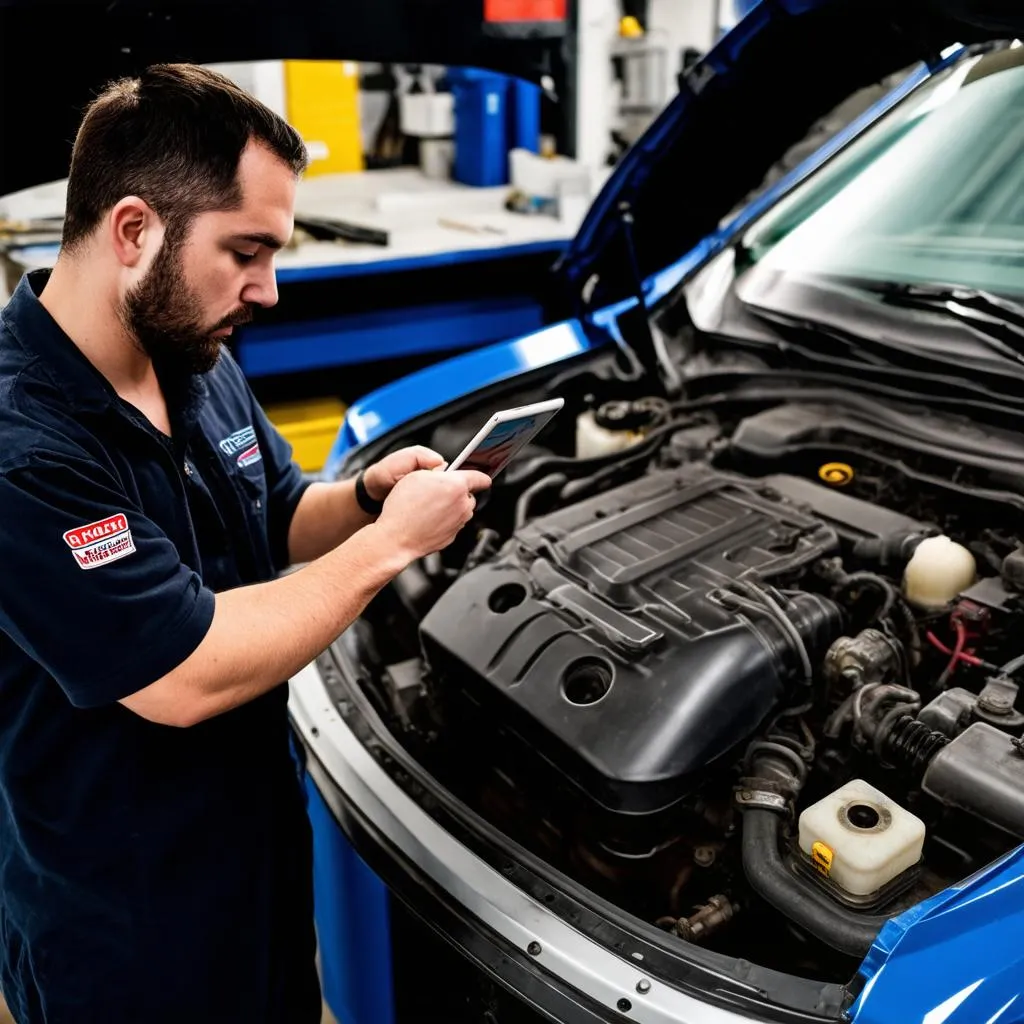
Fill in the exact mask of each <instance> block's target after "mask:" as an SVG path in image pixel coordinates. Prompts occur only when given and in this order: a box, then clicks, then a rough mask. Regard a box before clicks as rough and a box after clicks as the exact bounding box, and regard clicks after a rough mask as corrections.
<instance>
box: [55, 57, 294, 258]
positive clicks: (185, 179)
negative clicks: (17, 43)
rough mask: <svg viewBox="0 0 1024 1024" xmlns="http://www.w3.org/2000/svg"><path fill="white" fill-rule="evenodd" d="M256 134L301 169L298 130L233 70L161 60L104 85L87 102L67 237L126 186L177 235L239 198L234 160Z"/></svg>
mask: <svg viewBox="0 0 1024 1024" xmlns="http://www.w3.org/2000/svg"><path fill="white" fill-rule="evenodd" d="M250 140H251V141H254V142H256V143H259V144H261V145H263V146H266V147H267V149H269V150H270V151H271V152H272V153H274V154H275V155H277V156H278V157H280V158H281V160H282V161H283V162H284V163H286V164H288V166H290V167H291V168H292V170H294V171H295V173H296V174H301V173H302V171H303V170H305V168H306V163H307V156H306V150H305V147H304V146H303V144H302V139H300V138H299V135H298V133H297V132H296V131H295V129H294V128H292V127H291V125H289V124H288V123H287V122H286V121H285V120H284V119H283V118H281V117H279V116H278V115H277V114H275V113H274V112H273V111H272V110H271V109H270V108H269V107H267V106H265V105H264V104H263V103H260V101H259V100H257V99H256V98H255V97H253V96H251V95H249V93H247V92H245V90H244V89H241V88H240V87H239V86H237V85H235V84H234V83H233V82H232V81H231V80H230V79H228V78H225V77H224V76H223V75H221V74H218V73H217V72H215V71H211V70H210V69H209V68H204V67H200V66H198V65H194V64H155V65H153V66H152V67H149V68H147V69H146V70H145V71H144V72H143V73H142V74H141V75H140V76H139V77H138V78H124V79H121V80H120V81H117V82H113V83H111V84H110V85H108V86H107V87H106V88H105V89H104V90H103V92H102V93H101V94H100V95H99V96H97V97H96V99H95V100H93V101H92V103H91V104H90V105H89V107H88V108H87V109H86V112H85V116H84V117H83V118H82V124H81V126H80V128H79V130H78V135H77V136H76V138H75V145H74V149H73V150H72V154H71V171H70V174H69V175H68V195H67V205H66V208H65V214H64V236H63V244H64V246H65V248H67V249H74V247H75V246H76V245H77V244H78V243H80V242H81V241H82V240H83V239H84V238H85V237H86V236H88V235H89V234H91V232H92V231H93V230H94V229H95V228H96V226H97V225H98V224H99V223H100V220H101V219H102V217H103V215H104V214H105V213H106V212H107V211H108V210H110V209H111V208H112V207H113V206H114V205H115V204H116V203H117V202H119V201H120V200H121V199H123V198H124V197H125V196H132V195H134V196H138V197H139V198H140V199H144V200H145V201H146V202H147V203H149V205H150V206H151V207H152V208H153V209H154V210H155V211H156V213H157V215H158V216H159V217H160V219H161V220H162V221H163V222H164V224H165V225H166V226H167V238H168V241H169V242H171V243H173V242H174V241H175V240H178V241H180V240H181V239H182V238H183V237H184V235H185V234H186V233H187V231H188V227H189V225H190V224H191V222H192V219H193V218H194V217H195V216H196V215H197V214H199V213H204V212H206V211H207V210H228V209H232V208H234V207H237V206H238V205H239V204H240V203H241V201H242V194H241V189H240V188H239V185H238V161H239V159H240V157H241V155H242V151H243V150H244V149H245V147H246V145H247V144H248V143H249V142H250Z"/></svg>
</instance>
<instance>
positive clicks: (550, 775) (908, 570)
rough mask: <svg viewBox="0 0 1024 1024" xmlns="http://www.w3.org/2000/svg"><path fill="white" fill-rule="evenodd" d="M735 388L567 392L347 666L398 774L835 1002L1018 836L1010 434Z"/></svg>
mask: <svg viewBox="0 0 1024 1024" xmlns="http://www.w3.org/2000/svg"><path fill="white" fill-rule="evenodd" d="M591 383H592V382H591ZM560 386H561V388H562V390H561V391H560V392H559V393H562V394H564V393H567V392H568V393H570V394H572V390H571V387H569V386H567V385H566V384H565V383H564V382H563V383H562V385H560ZM749 389H750V383H749V380H746V381H745V383H744V384H743V385H742V387H741V388H739V389H736V390H734V391H732V392H730V391H728V390H725V389H722V388H721V387H718V388H717V389H716V391H715V392H713V393H711V394H709V396H708V397H706V398H705V397H697V398H696V399H689V400H687V401H686V402H676V403H673V402H670V401H669V400H667V399H665V398H664V397H653V396H649V395H644V394H637V393H635V392H634V393H633V394H628V393H627V394H626V395H625V396H614V397H609V396H607V395H604V396H602V397H601V398H600V399H598V400H595V398H594V396H593V394H592V393H591V392H590V391H585V390H584V389H583V388H580V389H579V395H578V398H577V399H576V403H575V409H572V408H571V407H572V403H571V402H570V403H569V404H570V411H568V412H567V413H563V414H562V416H560V417H558V418H556V422H555V423H553V424H552V425H551V428H550V429H549V430H548V431H546V432H545V433H544V434H542V435H541V436H540V437H539V438H538V439H537V440H536V441H535V442H534V444H533V446H531V448H530V449H529V450H528V451H527V452H525V453H524V454H523V455H522V456H521V457H520V459H518V460H517V462H516V463H514V464H513V466H511V467H510V468H509V469H508V470H507V471H506V473H505V474H503V476H502V477H501V478H499V481H498V482H497V483H496V485H495V487H494V488H493V489H492V491H491V492H490V493H489V494H488V495H487V498H486V500H485V501H482V502H481V504H480V508H479V511H478V514H477V517H476V520H475V521H474V523H473V524H472V525H471V526H470V527H469V528H467V529H466V530H465V531H464V535H463V536H462V537H460V539H459V541H457V542H456V544H455V545H453V546H452V547H451V548H450V549H447V550H446V551H445V552H444V553H443V554H442V555H438V556H433V557H432V558H430V559H425V560H423V562H422V563H418V564H416V565H414V566H412V567H410V569H408V570H407V571H406V572H405V573H403V574H402V575H401V576H400V577H399V578H398V579H396V580H395V581H394V583H393V585H392V586H391V587H389V588H387V589H386V590H385V591H383V592H382V593H381V594H380V595H379V597H378V598H377V599H376V600H375V601H374V603H373V604H372V605H371V606H370V608H369V609H368V610H367V612H366V615H365V616H364V618H363V619H362V620H361V621H360V622H359V623H358V628H355V629H352V630H350V631H349V632H348V633H347V634H346V635H345V637H343V638H342V641H343V642H344V643H345V644H346V645H347V646H348V648H349V649H350V651H351V653H352V655H353V657H354V658H355V659H356V660H357V661H358V663H359V664H360V666H361V685H362V688H363V690H364V692H365V693H366V694H367V696H368V697H369V698H370V699H371V701H372V702H373V703H374V706H375V707H376V708H377V710H378V711H379V713H380V715H381V717H382V718H383V719H384V720H385V721H386V722H387V724H388V727H389V729H391V730H392V731H393V734H394V735H395V736H396V737H397V738H398V739H399V741H400V742H401V744H402V745H403V746H404V747H405V748H406V749H407V750H408V751H409V752H410V753H411V754H412V755H413V756H414V757H415V759H416V761H417V762H418V763H419V764H421V765H423V766H424V767H425V768H426V769H427V770H428V771H429V772H430V773H431V775H432V776H433V777H434V778H436V779H437V781H438V782H439V783H440V784H441V785H442V786H444V787H445V788H447V789H448V790H449V791H450V792H451V793H453V794H454V795H455V796H456V797H457V798H458V799H459V800H461V801H463V802H464V803H465V805H466V806H468V807H470V808H471V809H472V810H473V811H474V812H475V813H477V814H478V815H480V816H481V817H483V818H484V819H485V820H487V821H488V822H489V823H491V824H492V825H493V826H495V827H497V828H498V829H500V830H501V831H502V832H503V833H504V834H506V835H507V836H509V837H510V838H512V839H513V840H515V841H516V842H518V843H519V844H521V845H522V846H524V847H526V848H527V849H528V850H530V851H532V852H533V853H534V854H535V855H537V856H540V857H542V858H544V859H545V861H546V862H547V863H549V864H551V865H552V866H553V867H554V868H556V869H557V870H558V871H560V872H562V873H564V874H565V875H568V876H569V877H570V878H572V879H574V880H575V881H576V882H577V883H579V884H581V885H583V886H585V887H586V888H588V889H589V890H591V891H593V892H594V893H596V894H597V895H598V896H600V897H601V898H603V899H605V900H608V901H611V902H612V903H614V904H615V905H616V906H618V907H620V908H621V909H622V910H624V911H626V912H627V913H629V914H631V915H634V916H636V917H638V918H640V919H641V920H643V921H646V922H648V923H649V924H653V925H655V926H657V927H658V928H660V929H662V931H663V932H664V934H665V936H666V938H667V939H671V940H673V941H683V942H686V943H697V944H701V945H703V946H705V947H707V948H709V949H712V950H716V951H718V952H721V953H725V954H728V955H731V956H736V957H742V958H745V959H748V960H750V961H753V962H755V963H758V964H761V965H763V966H767V967H773V966H774V967H777V968H778V969H781V970H786V971H794V970H796V971H797V972H799V973H802V974H803V975H805V976H807V977H812V978H817V979H821V980H823V981H840V982H843V981H846V980H847V979H848V978H849V977H850V975H851V973H852V969H853V968H855V965H856V963H857V961H859V960H860V959H861V958H862V957H863V956H864V954H865V953H866V952H867V950H868V948H869V947H870V945H871V942H872V941H873V939H874V937H875V935H876V934H877V932H878V930H879V929H880V927H881V926H882V925H883V923H884V922H885V921H886V920H887V919H888V918H890V917H892V916H894V915H895V914H897V913H899V912H901V911H902V910H904V909H906V908H908V907H909V906H912V905H913V904H915V903H917V902H919V901H920V900H922V899H925V898H927V897H928V896H929V895H932V894H934V893H936V892H939V891H941V890H942V889H944V888H946V887H947V886H949V885H950V884H953V883H955V882H957V881H959V880H961V879H963V878H966V877H968V876H969V875H970V874H971V873H972V872H974V871H976V870H978V869H979V868H981V867H983V866H985V865H986V864H988V863H990V862H991V861H992V860H993V859H995V858H996V857H998V856H999V855H1001V854H1002V853H1004V852H1006V851H1008V850H1009V849H1012V848H1013V847H1014V846H1016V845H1017V844H1018V843H1019V842H1020V840H1021V838H1024V740H1022V737H1024V698H1022V696H1021V694H1020V691H1019V682H1018V678H1019V673H1020V671H1021V670H1022V669H1024V656H1022V651H1024V642H1022V641H1021V639H1020V636H1021V628H1022V626H1024V544H1022V541H1024V531H1022V528H1021V526H1020V525H1019V524H1020V523H1021V522H1024V520H1022V519H1021V516H1020V510H1021V505H1022V504H1024V499H1022V498H1021V494H1022V493H1024V491H1022V489H1021V486H1020V484H1021V481H1022V480H1024V472H1022V471H1021V469H1022V467H1024V440H1022V439H1021V438H1020V437H1019V436H1017V435H1015V434H1014V433H1013V432H1010V431H1006V430H1004V429H1001V428H999V427H994V426H986V427H981V426H979V425H977V424H970V423H965V422H964V421H963V420H959V419H954V418H953V417H948V418H946V417H944V416H943V415H941V414H939V413H936V412H935V411H934V410H926V409H924V408H917V407H914V406H913V405H912V404H910V405H906V406H903V407H899V406H894V405H893V404H892V403H890V404H888V405H887V406H885V408H884V409H883V408H882V406H881V404H880V403H879V404H878V407H877V408H874V407H873V403H872V402H871V401H870V400H868V399H865V398H864V397H863V396H860V395H857V394H854V393H853V392H850V393H849V394H848V395H846V396H845V397H846V399H847V401H846V402H845V403H844V401H843V397H844V396H843V395H842V394H840V395H839V396H838V397H837V398H836V400H835V401H832V402H829V403H827V404H825V403H823V402H822V400H821V396H820V395H819V394H816V393H815V394H808V396H807V398H806V399H805V400H801V399H800V397H799V396H794V397H795V400H794V397H787V398H785V399H781V400H780V399H772V398H769V397H765V396H764V395H763V394H760V393H758V394H757V395H753V394H751V393H750V390H749ZM506 404H508V403H506ZM478 417H479V414H477V418H478ZM451 429H453V428H451V427H442V428H438V430H436V431H435V434H434V436H433V437H429V438H424V439H423V441H424V443H433V444H434V445H435V446H437V447H438V448H439V449H442V450H443V449H444V448H446V447H448V448H451V447H454V445H452V444H450V441H449V439H448V437H446V436H444V435H443V431H445V430H451ZM454 429H455V430H456V431H457V430H458V429H459V428H458V426H456V427H455V428H454ZM439 431H440V432H441V433H440V434H439ZM954 467H955V468H954Z"/></svg>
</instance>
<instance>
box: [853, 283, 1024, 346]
mask: <svg viewBox="0 0 1024 1024" xmlns="http://www.w3.org/2000/svg"><path fill="white" fill-rule="evenodd" d="M857 287H859V288H863V289H865V290H866V291H870V292H874V293H875V294H877V295H879V296H880V297H881V299H882V301H883V302H886V303H888V304H890V305H893V306H899V307H901V308H904V309H924V310H929V311H932V312H938V313H944V314H945V315H947V316H949V317H951V318H952V319H954V320H956V321H957V322H958V323H961V324H963V325H964V326H965V327H967V328H968V329H970V330H971V331H973V332H974V333H975V335H977V336H978V337H979V338H980V339H981V340H982V341H983V342H984V343H985V344H986V345H987V346H988V347H989V348H990V349H992V351H993V352H997V353H999V355H1001V356H1004V357H1005V358H1007V359H1011V360H1013V361H1014V362H1015V363H1020V364H1021V365H1024V305H1022V304H1021V303H1019V302H1014V301H1013V299H1007V298H1004V297H1003V296H1001V295H993V294H992V293H991V292H987V291H984V290H982V289H981V288H968V287H965V286H964V285H955V284H930V283H921V284H912V283H909V282H906V283H905V282H880V281H862V280H858V281H857Z"/></svg>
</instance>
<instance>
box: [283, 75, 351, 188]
mask: <svg viewBox="0 0 1024 1024" xmlns="http://www.w3.org/2000/svg"><path fill="white" fill-rule="evenodd" d="M284 87H285V105H286V110H287V118H288V122H289V123H290V124H291V125H292V127H293V128H294V129H295V130H296V131H297V132H298V133H299V134H300V135H301V136H302V141H303V142H305V144H306V149H307V150H308V152H309V156H310V162H309V169H308V170H307V171H306V174H307V175H310V176H312V175H317V174H336V173H338V172H343V171H361V170H362V169H363V140H362V132H361V129H360V124H359V68H358V65H356V64H355V63H353V62H352V61H340V60H286V61H284Z"/></svg>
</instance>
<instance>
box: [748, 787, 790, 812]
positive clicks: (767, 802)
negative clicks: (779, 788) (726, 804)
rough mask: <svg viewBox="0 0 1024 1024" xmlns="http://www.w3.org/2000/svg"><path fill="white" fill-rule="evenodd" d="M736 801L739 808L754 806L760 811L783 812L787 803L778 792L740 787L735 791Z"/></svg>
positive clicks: (785, 810) (786, 808) (786, 809)
mask: <svg viewBox="0 0 1024 1024" xmlns="http://www.w3.org/2000/svg"><path fill="white" fill-rule="evenodd" d="M736 803H737V805H738V806H739V808H740V810H746V809H749V808H756V809H758V810H762V811H776V812H778V813H779V814H785V813H786V812H787V811H788V810H789V803H788V801H787V800H786V798H785V797H784V796H781V795H780V794H779V793H771V792H769V791H768V790H765V789H741V790H739V791H738V792H737V793H736Z"/></svg>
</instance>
